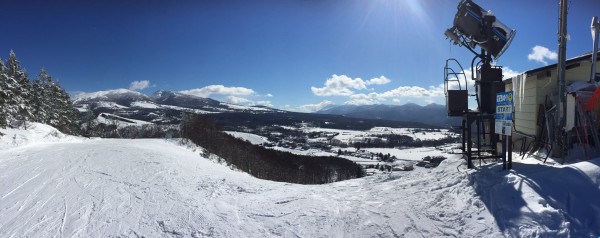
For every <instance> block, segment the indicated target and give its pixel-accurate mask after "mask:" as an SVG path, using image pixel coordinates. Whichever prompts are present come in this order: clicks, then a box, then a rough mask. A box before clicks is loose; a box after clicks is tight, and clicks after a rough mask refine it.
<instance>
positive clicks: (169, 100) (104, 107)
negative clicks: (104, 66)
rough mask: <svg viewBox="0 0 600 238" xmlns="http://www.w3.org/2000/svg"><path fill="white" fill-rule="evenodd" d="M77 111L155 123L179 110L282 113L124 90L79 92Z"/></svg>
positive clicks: (166, 121) (172, 118) (172, 119)
mask: <svg viewBox="0 0 600 238" xmlns="http://www.w3.org/2000/svg"><path fill="white" fill-rule="evenodd" d="M73 98H74V104H75V107H76V108H77V109H78V110H79V111H80V112H83V113H85V112H93V113H94V114H96V115H105V116H106V115H109V116H119V117H123V118H128V119H135V120H140V121H146V122H151V123H155V124H174V123H178V122H179V120H180V118H181V113H182V112H194V113H201V114H208V113H222V112H247V113H267V112H283V111H281V110H277V109H273V108H268V107H262V106H240V105H234V104H229V103H224V102H219V101H216V100H213V99H210V98H202V97H197V96H193V95H188V94H183V93H179V92H173V91H166V90H160V91H157V92H155V93H154V94H152V95H150V96H147V95H145V94H143V93H140V92H137V91H132V90H128V89H116V90H108V91H99V92H94V93H80V94H77V95H74V96H73Z"/></svg>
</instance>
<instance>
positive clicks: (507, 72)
mask: <svg viewBox="0 0 600 238" xmlns="http://www.w3.org/2000/svg"><path fill="white" fill-rule="evenodd" d="M519 74H521V72H517V71H514V70H512V69H510V68H509V67H504V68H502V76H503V77H502V79H509V78H512V77H515V76H517V75H519Z"/></svg>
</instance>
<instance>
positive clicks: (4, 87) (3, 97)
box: [0, 59, 11, 128]
mask: <svg viewBox="0 0 600 238" xmlns="http://www.w3.org/2000/svg"><path fill="white" fill-rule="evenodd" d="M10 96H11V90H9V88H8V77H7V76H6V67H4V61H3V60H2V59H0V128H5V127H6V125H7V120H8V118H7V114H8V110H7V103H8V98H9V97H10Z"/></svg>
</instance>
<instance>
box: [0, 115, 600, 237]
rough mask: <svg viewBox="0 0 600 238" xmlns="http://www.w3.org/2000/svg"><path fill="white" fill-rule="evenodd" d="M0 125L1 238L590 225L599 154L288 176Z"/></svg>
mask: <svg viewBox="0 0 600 238" xmlns="http://www.w3.org/2000/svg"><path fill="white" fill-rule="evenodd" d="M2 132H4V133H5V134H7V135H5V136H4V137H2V138H1V139H0V148H2V150H1V151H0V237H142V236H143V237H396V236H399V237H402V236H406V237H453V236H454V237H499V236H533V237H535V236H542V237H547V236H551V237H556V236H558V237H561V236H564V237H566V236H576V237H581V236H584V237H589V236H594V235H598V234H600V218H599V215H600V210H599V208H600V199H599V198H600V188H599V185H598V182H599V181H600V169H599V168H600V162H599V161H598V160H594V161H592V162H582V163H578V164H575V165H571V166H564V167H559V166H546V165H533V164H526V163H519V164H515V171H512V172H501V171H500V168H499V166H498V165H488V166H484V167H481V168H479V169H477V170H469V171H467V170H466V169H465V165H464V163H463V161H462V160H461V159H460V158H457V157H455V156H451V157H450V158H449V159H448V160H445V161H444V162H442V164H441V165H440V166H439V167H437V168H434V169H423V168H416V169H415V170H414V171H410V172H394V173H392V174H384V175H378V176H370V177H366V178H361V179H354V180H349V181H343V182H337V183H333V184H326V185H297V184H288V183H278V182H271V181H265V180H259V179H256V178H253V177H251V176H249V175H247V174H245V173H242V172H237V171H233V170H231V169H229V168H227V167H226V166H223V165H220V164H217V163H214V162H212V161H210V160H207V159H204V158H202V157H200V155H199V153H200V152H199V151H193V150H191V149H188V148H185V147H182V146H179V145H177V144H176V143H173V142H168V141H164V140H155V139H136V140H130V139H125V140H117V139H82V138H73V137H68V136H64V135H61V134H57V133H56V132H52V129H51V128H49V127H46V126H43V125H40V124H35V125H33V126H32V127H30V128H29V130H28V131H18V130H2ZM15 135H18V136H15ZM14 138H21V139H20V140H19V141H21V143H13V142H12V140H13V139H14ZM25 138H27V139H25ZM25 142H26V143H25Z"/></svg>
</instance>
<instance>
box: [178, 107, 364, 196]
mask: <svg viewBox="0 0 600 238" xmlns="http://www.w3.org/2000/svg"><path fill="white" fill-rule="evenodd" d="M180 130H181V137H183V138H187V139H189V140H191V141H192V142H193V143H195V144H197V145H199V146H201V147H203V148H204V150H205V151H204V152H203V154H204V155H203V156H205V157H207V158H208V157H210V154H214V155H216V156H218V157H219V159H223V160H225V162H227V164H229V165H233V166H235V167H236V168H238V169H240V170H242V171H244V172H247V173H249V174H251V175H252V176H254V177H257V178H261V179H268V180H273V181H281V182H291V183H301V184H322V183H330V182H336V181H341V180H346V179H352V178H358V177H362V176H363V170H362V167H361V166H360V165H358V164H356V163H354V162H352V161H350V160H347V159H343V158H338V157H331V156H329V157H326V156H319V157H314V156H302V155H296V154H292V153H288V152H282V151H277V150H270V149H267V148H264V147H261V146H257V145H253V144H251V143H249V142H246V141H242V140H239V139H236V138H235V137H233V136H230V135H228V134H226V133H224V132H222V131H220V130H218V129H217V127H216V126H215V124H214V122H213V121H212V120H211V119H209V118H208V117H206V116H203V115H197V114H186V115H184V117H183V120H182V122H181V129H180Z"/></svg>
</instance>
